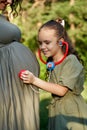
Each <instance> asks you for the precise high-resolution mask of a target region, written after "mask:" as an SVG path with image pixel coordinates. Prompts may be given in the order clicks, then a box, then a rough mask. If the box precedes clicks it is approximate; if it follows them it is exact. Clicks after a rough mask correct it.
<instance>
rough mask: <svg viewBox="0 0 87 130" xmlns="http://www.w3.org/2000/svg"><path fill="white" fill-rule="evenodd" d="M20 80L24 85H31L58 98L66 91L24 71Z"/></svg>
mask: <svg viewBox="0 0 87 130" xmlns="http://www.w3.org/2000/svg"><path fill="white" fill-rule="evenodd" d="M20 78H21V79H22V80H23V82H24V83H31V84H33V85H35V86H37V87H39V88H40V89H43V90H45V91H48V92H50V93H53V94H56V95H58V96H64V95H65V94H66V93H67V91H68V88H67V87H65V86H61V85H58V84H56V83H51V82H46V81H44V80H41V79H40V78H37V77H36V76H35V75H34V74H33V73H31V72H30V71H28V70H26V71H24V72H23V73H22V74H21V77H20Z"/></svg>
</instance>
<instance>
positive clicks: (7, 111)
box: [0, 15, 39, 130]
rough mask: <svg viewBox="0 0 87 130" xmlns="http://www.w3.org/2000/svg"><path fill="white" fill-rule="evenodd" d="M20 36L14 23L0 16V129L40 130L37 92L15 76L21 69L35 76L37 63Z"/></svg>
mask: <svg viewBox="0 0 87 130" xmlns="http://www.w3.org/2000/svg"><path fill="white" fill-rule="evenodd" d="M20 39H21V33H20V30H19V29H18V28H17V26H15V25H14V24H11V23H10V22H9V21H7V20H6V19H5V18H4V17H3V16H1V15H0V130H39V94H38V93H36V92H34V91H33V90H32V88H31V87H30V85H27V84H23V82H22V80H21V79H20V78H19V77H18V73H19V71H20V70H22V69H28V70H30V71H31V72H33V73H34V74H35V75H36V76H38V75H39V65H38V62H37V60H36V57H35V56H34V55H33V54H32V52H31V51H30V50H29V49H28V48H27V47H25V46H24V45H23V44H21V43H20ZM33 88H34V89H35V90H37V91H38V89H37V88H36V87H35V86H33Z"/></svg>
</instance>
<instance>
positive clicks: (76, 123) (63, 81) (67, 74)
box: [21, 20, 87, 130]
mask: <svg viewBox="0 0 87 130" xmlns="http://www.w3.org/2000/svg"><path fill="white" fill-rule="evenodd" d="M61 23H62V21H61V20H56V21H55V20H50V21H48V22H46V23H45V24H43V25H42V26H41V28H40V29H39V32H38V42H39V48H40V51H41V52H42V53H43V54H44V55H45V56H46V57H47V62H46V64H47V70H48V72H49V74H50V76H49V82H47V81H43V80H41V79H40V78H38V77H36V76H35V75H34V74H33V73H31V72H30V71H28V70H26V71H25V72H23V73H22V74H21V78H22V80H23V82H24V83H28V84H33V85H35V86H37V87H38V88H41V89H43V90H45V91H47V92H50V93H52V101H51V103H50V104H49V125H48V130H77V129H79V130H87V104H86V103H85V102H84V100H83V98H82V96H81V92H82V91H83V84H84V68H83V65H82V64H81V62H80V58H79V56H78V54H77V52H76V51H75V50H74V48H73V46H72V44H71V41H70V39H69V37H68V35H67V32H66V31H65V28H64V27H63V26H62V24H61ZM40 57H41V54H40ZM41 59H42V58H41ZM42 61H43V59H42ZM44 63H45V62H44ZM49 63H50V64H49ZM51 63H52V64H51ZM51 66H52V67H51Z"/></svg>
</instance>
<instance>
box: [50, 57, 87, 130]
mask: <svg viewBox="0 0 87 130" xmlns="http://www.w3.org/2000/svg"><path fill="white" fill-rule="evenodd" d="M50 82H55V83H58V84H60V85H62V86H65V87H68V88H69V91H68V93H67V94H65V95H64V96H63V97H58V96H56V95H53V94H52V97H53V98H52V101H51V103H50V105H49V125H48V129H49V130H87V104H86V103H85V101H84V100H83V98H82V96H81V92H82V90H83V83H84V70H83V66H82V65H81V64H80V63H79V61H78V59H77V58H76V57H75V56H74V55H69V56H67V58H66V59H65V60H64V61H63V62H62V63H61V64H59V65H57V66H56V67H55V69H54V71H53V72H52V74H51V79H50Z"/></svg>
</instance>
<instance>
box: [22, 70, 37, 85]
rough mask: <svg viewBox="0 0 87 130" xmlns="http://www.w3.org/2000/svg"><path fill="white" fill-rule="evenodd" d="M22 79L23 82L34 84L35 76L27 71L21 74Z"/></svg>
mask: <svg viewBox="0 0 87 130" xmlns="http://www.w3.org/2000/svg"><path fill="white" fill-rule="evenodd" d="M20 78H21V79H22V80H23V82H24V83H32V84H33V82H34V78H35V76H34V75H33V73H31V72H30V71H28V70H25V71H23V72H21V75H20Z"/></svg>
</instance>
